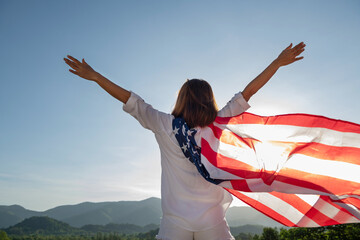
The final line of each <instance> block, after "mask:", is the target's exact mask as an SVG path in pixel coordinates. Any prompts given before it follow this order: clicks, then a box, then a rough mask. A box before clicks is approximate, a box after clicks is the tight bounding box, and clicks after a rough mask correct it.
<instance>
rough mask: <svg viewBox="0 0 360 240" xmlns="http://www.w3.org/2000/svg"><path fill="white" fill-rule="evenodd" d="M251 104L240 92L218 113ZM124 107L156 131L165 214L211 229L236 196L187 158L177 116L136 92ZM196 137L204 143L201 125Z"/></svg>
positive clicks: (173, 219)
mask: <svg viewBox="0 0 360 240" xmlns="http://www.w3.org/2000/svg"><path fill="white" fill-rule="evenodd" d="M249 107H250V106H249V104H248V103H247V102H246V101H245V99H244V98H243V96H242V94H241V92H239V93H238V94H236V95H235V96H234V97H233V98H232V99H231V100H230V101H229V102H228V103H227V104H226V106H225V107H224V108H223V109H221V110H220V111H219V113H218V116H221V117H230V116H235V115H238V114H240V113H242V112H244V111H246V110H247V109H248V108H249ZM123 109H124V111H125V112H127V113H129V114H131V115H132V116H133V117H134V118H136V119H137V120H138V121H139V122H140V124H141V125H142V126H143V127H144V128H147V129H149V130H151V131H153V132H154V134H155V138H156V140H157V142H158V144H159V148H160V153H161V167H162V173H161V205H162V212H163V218H164V219H167V220H168V221H171V222H172V223H173V224H175V225H177V226H179V227H181V228H183V229H187V230H189V231H194V232H196V231H204V230H206V229H210V228H212V227H214V226H216V225H218V224H219V223H220V222H221V221H223V220H224V217H225V212H226V210H227V209H228V207H229V205H230V203H231V201H232V197H231V195H230V194H229V193H228V192H226V191H225V190H224V189H223V188H222V187H220V186H216V185H214V184H211V183H209V182H207V181H205V180H204V179H203V178H202V177H201V175H200V174H199V173H198V171H197V169H196V167H195V166H194V165H193V164H192V163H190V161H189V160H188V159H186V158H185V156H184V155H183V153H182V151H181V149H180V147H179V146H178V142H177V140H176V138H175V136H174V134H173V131H172V120H173V119H174V116H172V115H171V114H167V113H163V112H160V111H158V110H156V109H154V108H153V107H152V106H151V105H149V104H147V103H145V102H144V100H143V99H141V98H140V97H139V96H138V95H136V94H135V93H133V92H132V93H131V96H130V98H129V100H128V101H127V103H126V104H124V106H123ZM195 139H196V141H197V143H198V145H200V139H201V129H198V132H197V134H196V135H195Z"/></svg>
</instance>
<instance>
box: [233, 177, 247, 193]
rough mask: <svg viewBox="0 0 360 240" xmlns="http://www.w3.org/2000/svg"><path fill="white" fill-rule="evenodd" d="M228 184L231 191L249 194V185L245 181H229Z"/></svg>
mask: <svg viewBox="0 0 360 240" xmlns="http://www.w3.org/2000/svg"><path fill="white" fill-rule="evenodd" d="M230 183H231V186H232V188H233V189H236V190H238V191H243V192H251V190H250V188H249V185H248V184H247V181H246V180H245V179H240V180H231V181H230Z"/></svg>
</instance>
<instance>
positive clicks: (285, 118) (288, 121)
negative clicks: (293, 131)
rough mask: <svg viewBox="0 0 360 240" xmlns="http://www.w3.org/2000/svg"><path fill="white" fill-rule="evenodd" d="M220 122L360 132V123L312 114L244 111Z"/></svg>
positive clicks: (217, 120) (219, 119)
mask: <svg viewBox="0 0 360 240" xmlns="http://www.w3.org/2000/svg"><path fill="white" fill-rule="evenodd" d="M215 122H217V123H219V124H226V125H233V124H262V125H293V126H302V127H309V128H317V127H318V128H327V129H332V130H335V131H340V132H353V133H360V125H359V124H356V123H352V122H348V121H343V120H338V119H331V118H327V117H324V116H318V115H311V114H298V113H297V114H283V115H276V116H267V117H264V116H258V115H255V114H252V113H247V112H245V113H242V114H241V115H239V116H235V117H217V118H216V120H215Z"/></svg>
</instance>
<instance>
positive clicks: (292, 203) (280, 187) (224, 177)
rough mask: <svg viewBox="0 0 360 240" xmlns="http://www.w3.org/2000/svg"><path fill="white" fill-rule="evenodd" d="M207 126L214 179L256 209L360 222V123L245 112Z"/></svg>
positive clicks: (315, 220) (284, 218)
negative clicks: (266, 115)
mask: <svg viewBox="0 0 360 240" xmlns="http://www.w3.org/2000/svg"><path fill="white" fill-rule="evenodd" d="M202 131H203V134H202V140H201V164H202V165H203V166H204V167H205V169H206V172H207V175H208V177H210V179H215V180H216V182H217V183H218V185H220V186H222V187H224V188H225V189H226V190H227V191H229V192H230V193H231V194H233V195H234V196H236V197H237V198H239V199H240V200H242V201H244V202H245V203H247V204H248V205H250V206H251V207H253V208H255V209H257V210H258V211H260V212H262V213H264V214H265V215H267V216H269V217H271V218H272V219H274V220H276V221H278V222H280V223H282V224H284V225H286V226H290V227H319V226H326V225H334V224H344V223H356V222H360V125H358V124H355V123H351V122H346V121H341V120H335V119H330V118H326V117H322V116H316V115H308V114H289V115H278V116H271V117H263V116H258V115H254V114H250V113H243V114H240V115H238V116H235V117H228V118H222V117H217V118H216V120H215V122H214V123H212V124H211V125H209V126H208V127H206V128H205V129H203V130H202ZM203 176H204V175H203Z"/></svg>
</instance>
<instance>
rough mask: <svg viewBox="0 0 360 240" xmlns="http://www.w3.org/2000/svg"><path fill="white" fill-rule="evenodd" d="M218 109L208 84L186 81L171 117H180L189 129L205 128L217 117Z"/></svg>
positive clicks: (194, 80)
mask: <svg viewBox="0 0 360 240" xmlns="http://www.w3.org/2000/svg"><path fill="white" fill-rule="evenodd" d="M217 112H218V108H217V105H216V102H215V98H214V94H213V91H212V89H211V86H210V84H209V83H208V82H206V81H205V80H202V79H191V80H187V81H186V82H185V83H184V84H183V85H182V87H181V89H180V91H179V94H178V97H177V100H176V104H175V107H174V110H173V111H172V113H171V114H172V115H174V117H182V118H183V119H184V120H185V122H186V123H187V125H188V126H189V127H190V128H193V127H205V126H207V125H209V124H210V123H212V122H213V121H214V120H215V118H216V116H217Z"/></svg>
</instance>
